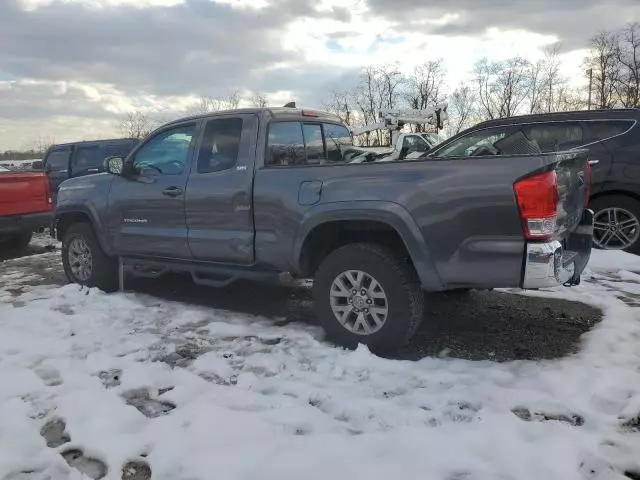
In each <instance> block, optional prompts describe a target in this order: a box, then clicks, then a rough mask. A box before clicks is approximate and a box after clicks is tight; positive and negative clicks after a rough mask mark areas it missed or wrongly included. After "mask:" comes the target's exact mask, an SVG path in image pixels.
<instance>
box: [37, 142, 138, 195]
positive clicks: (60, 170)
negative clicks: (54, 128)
mask: <svg viewBox="0 0 640 480" xmlns="http://www.w3.org/2000/svg"><path fill="white" fill-rule="evenodd" d="M138 143H139V140H136V139H132V138H117V139H109V140H92V141H87V142H74V143H64V144H59V145H53V146H52V147H51V148H49V150H47V152H46V153H45V156H44V161H43V163H44V171H45V172H46V173H47V175H48V177H49V183H50V184H51V191H52V192H53V193H54V195H55V194H56V193H57V191H58V187H59V186H60V184H61V183H62V182H64V181H65V180H67V179H69V178H73V177H80V176H83V175H91V174H94V173H100V172H103V171H104V160H105V158H107V157H111V156H116V157H126V156H127V154H128V153H129V152H130V151H131V150H133V147H135V146H136V145H137V144H138Z"/></svg>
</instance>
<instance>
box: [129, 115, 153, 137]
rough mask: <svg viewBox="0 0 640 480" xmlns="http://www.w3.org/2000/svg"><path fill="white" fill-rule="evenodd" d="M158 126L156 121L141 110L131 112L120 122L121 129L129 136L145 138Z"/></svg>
mask: <svg viewBox="0 0 640 480" xmlns="http://www.w3.org/2000/svg"><path fill="white" fill-rule="evenodd" d="M155 127H156V122H155V121H154V120H152V119H151V118H149V117H148V116H147V115H145V114H144V113H142V112H140V111H135V112H130V113H128V114H127V116H126V118H125V119H124V120H122V122H121V123H120V131H121V132H122V134H123V135H124V136H125V137H127V138H138V139H141V138H145V137H147V136H148V135H149V134H150V133H151V132H152V131H153V130H154V129H155Z"/></svg>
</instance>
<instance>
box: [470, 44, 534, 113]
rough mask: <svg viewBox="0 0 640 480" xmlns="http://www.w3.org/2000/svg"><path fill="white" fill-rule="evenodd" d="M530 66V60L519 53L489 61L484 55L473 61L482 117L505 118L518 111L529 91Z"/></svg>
mask: <svg viewBox="0 0 640 480" xmlns="http://www.w3.org/2000/svg"><path fill="white" fill-rule="evenodd" d="M530 69H531V67H530V63H529V62H528V61H527V60H525V59H523V58H521V57H513V58H510V59H508V60H505V61H502V62H489V61H488V60H487V59H486V58H485V59H482V60H480V61H479V62H478V63H476V66H475V68H474V74H475V83H476V89H477V90H476V91H477V95H478V102H479V105H480V109H481V113H482V115H483V116H484V117H485V118H487V119H494V118H506V117H512V116H514V115H517V114H518V113H519V111H520V109H521V107H522V105H523V104H524V103H525V101H526V100H527V98H528V96H529V92H530V88H531V84H530V80H529V79H530Z"/></svg>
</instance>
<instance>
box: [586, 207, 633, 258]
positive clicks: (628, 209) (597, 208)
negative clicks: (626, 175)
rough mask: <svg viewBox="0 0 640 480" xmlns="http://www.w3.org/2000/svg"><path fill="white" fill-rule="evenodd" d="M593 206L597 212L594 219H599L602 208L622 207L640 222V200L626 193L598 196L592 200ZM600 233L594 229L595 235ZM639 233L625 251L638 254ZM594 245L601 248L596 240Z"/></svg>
mask: <svg viewBox="0 0 640 480" xmlns="http://www.w3.org/2000/svg"><path fill="white" fill-rule="evenodd" d="M591 208H592V209H593V211H594V213H595V218H594V220H597V219H598V213H599V212H600V211H602V210H605V209H608V208H621V209H624V210H626V211H627V212H629V213H630V214H631V215H633V216H635V218H636V220H638V221H639V222H640V202H638V201H637V200H635V199H633V198H631V197H627V196H625V195H607V196H605V197H600V198H596V199H595V200H593V201H591ZM598 233H599V232H598V231H597V230H594V237H595V236H596V235H598ZM638 233H639V235H637V238H636V240H635V241H634V242H633V243H632V244H631V245H630V246H629V247H626V248H623V250H624V251H626V252H629V253H636V254H637V253H640V231H639V232H638ZM594 246H595V247H596V248H599V247H598V245H597V244H596V243H595V242H594Z"/></svg>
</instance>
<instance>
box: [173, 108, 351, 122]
mask: <svg viewBox="0 0 640 480" xmlns="http://www.w3.org/2000/svg"><path fill="white" fill-rule="evenodd" d="M233 114H255V115H268V116H269V117H271V118H273V119H278V120H280V119H291V120H299V119H315V120H321V121H329V122H335V123H341V124H342V123H343V122H342V120H341V119H340V117H339V116H338V115H334V114H333V113H329V112H323V111H321V110H315V109H310V108H291V107H265V108H236V109H232V110H218V111H215V112H207V113H202V114H199V115H191V116H187V117H182V118H178V119H176V120H172V121H170V122H167V123H165V124H164V125H163V126H167V125H173V124H176V123H182V122H185V121H189V120H199V119H202V118H211V117H217V116H220V115H233Z"/></svg>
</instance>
